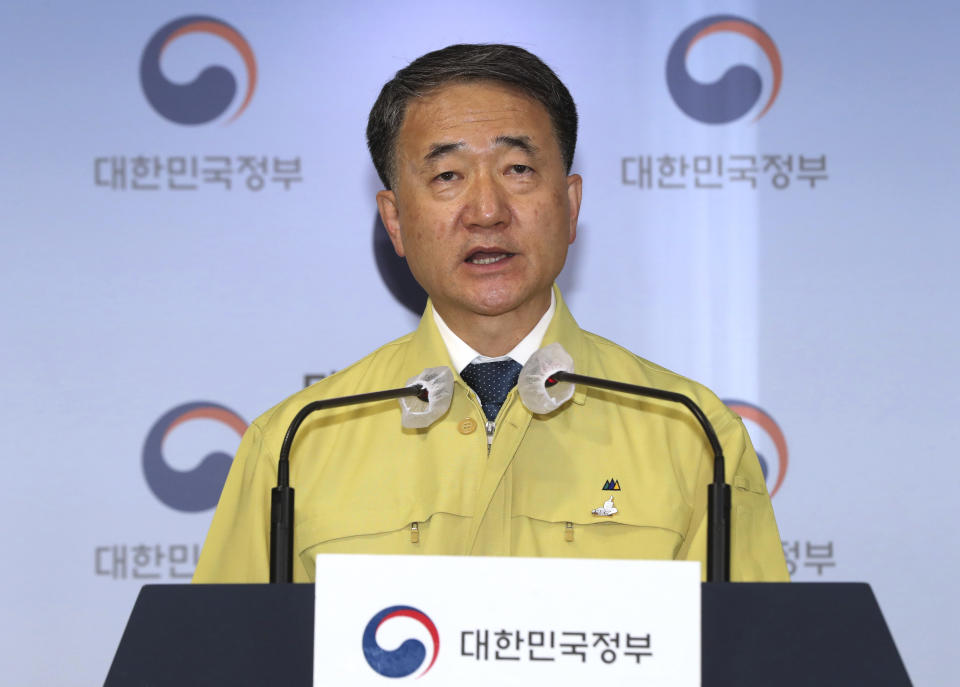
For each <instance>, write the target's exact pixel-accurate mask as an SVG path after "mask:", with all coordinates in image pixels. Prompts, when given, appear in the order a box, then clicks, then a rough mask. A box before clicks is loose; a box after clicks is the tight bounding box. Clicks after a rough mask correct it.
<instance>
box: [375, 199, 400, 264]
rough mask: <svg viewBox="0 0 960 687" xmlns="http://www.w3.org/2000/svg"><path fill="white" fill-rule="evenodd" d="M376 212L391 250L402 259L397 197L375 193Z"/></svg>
mask: <svg viewBox="0 0 960 687" xmlns="http://www.w3.org/2000/svg"><path fill="white" fill-rule="evenodd" d="M377 210H379V211H380V221H381V222H383V227H384V228H385V229H386V230H387V234H389V236H390V242H391V243H392V244H393V250H394V251H396V253H397V255H399V256H400V257H401V258H402V257H404V252H403V237H402V236H401V235H400V209H399V208H398V207H397V196H396V194H394V192H393V191H378V192H377Z"/></svg>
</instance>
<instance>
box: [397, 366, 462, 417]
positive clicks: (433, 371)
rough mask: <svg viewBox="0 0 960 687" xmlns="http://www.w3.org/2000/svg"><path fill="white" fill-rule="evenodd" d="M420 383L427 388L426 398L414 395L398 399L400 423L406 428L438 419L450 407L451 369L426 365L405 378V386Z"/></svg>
mask: <svg viewBox="0 0 960 687" xmlns="http://www.w3.org/2000/svg"><path fill="white" fill-rule="evenodd" d="M414 384H420V385H422V386H423V387H424V388H425V389H426V390H427V400H426V401H421V400H420V399H419V398H417V397H416V396H404V397H403V398H401V399H400V411H401V417H400V423H401V424H402V425H403V426H404V427H406V428H407V429H423V428H424V427H429V426H430V425H432V424H433V423H434V422H436V421H437V420H439V419H440V418H441V417H442V416H443V415H444V413H446V412H447V410H449V409H450V401H451V400H452V399H453V370H451V369H450V368H449V367H428V368H427V369H426V370H424V371H423V372H421V373H420V374H418V375H417V376H416V377H411V378H410V379H408V380H407V384H406V385H407V386H413V385H414Z"/></svg>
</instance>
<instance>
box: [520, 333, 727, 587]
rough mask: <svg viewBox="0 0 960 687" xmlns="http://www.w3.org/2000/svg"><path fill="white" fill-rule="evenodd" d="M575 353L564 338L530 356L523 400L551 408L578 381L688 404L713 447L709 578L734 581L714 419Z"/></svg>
mask: <svg viewBox="0 0 960 687" xmlns="http://www.w3.org/2000/svg"><path fill="white" fill-rule="evenodd" d="M573 369H574V368H573V358H571V357H570V354H569V353H567V352H566V351H565V350H564V349H563V346H561V345H560V344H559V343H552V344H549V345H547V346H544V347H543V348H541V349H540V350H538V351H537V352H536V353H534V354H533V355H532V356H530V359H529V360H528V361H527V364H526V365H524V366H523V369H522V370H521V371H520V378H519V379H518V380H517V392H518V393H519V394H520V400H521V401H523V404H524V405H525V406H526V407H527V408H528V409H529V410H530V412H532V413H535V414H537V415H543V414H545V413H550V412H552V411H554V410H556V409H557V408H559V407H560V406H561V405H563V404H564V403H566V402H567V401H569V400H570V398H571V397H572V396H573V391H574V385H575V384H583V385H584V386H592V387H596V388H598V389H607V390H609V391H620V392H623V393H627V394H633V395H635V396H647V397H649V398H657V399H660V400H663V401H672V402H673V403H680V404H682V405H684V406H685V407H686V408H687V409H688V410H689V411H690V412H691V413H692V414H693V416H694V418H696V420H697V422H699V423H700V426H701V427H702V428H703V432H704V434H705V435H706V436H707V440H708V441H709V442H710V446H711V448H712V449H713V483H712V484H710V485H709V486H708V487H707V581H708V582H729V581H730V485H729V484H727V483H726V477H725V470H724V458H723V448H722V447H721V446H720V440H719V439H718V438H717V433H716V432H715V431H714V429H713V425H711V424H710V420H708V419H707V416H706V415H705V414H704V412H703V410H701V409H700V406H698V405H697V404H696V403H694V402H693V400H692V399H691V398H689V397H687V396H685V395H683V394H681V393H677V392H674V391H666V390H664V389H655V388H652V387H647V386H637V385H635V384H624V383H623V382H614V381H611V380H608V379H601V378H599V377H588V376H586V375H579V374H575V373H574V371H573Z"/></svg>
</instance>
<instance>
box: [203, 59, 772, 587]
mask: <svg viewBox="0 0 960 687" xmlns="http://www.w3.org/2000/svg"><path fill="white" fill-rule="evenodd" d="M576 126H577V116H576V109H575V106H574V103H573V99H572V98H571V97H570V94H569V92H568V91H567V89H566V87H565V86H564V85H563V84H562V83H561V82H560V80H559V79H558V78H557V77H556V75H555V74H554V73H553V72H552V71H551V70H550V69H549V67H547V66H546V65H545V64H543V62H541V61H540V60H539V59H538V58H537V57H535V56H533V55H531V54H530V53H528V52H526V51H524V50H522V49H520V48H516V47H513V46H506V45H455V46H450V47H448V48H445V49H443V50H439V51H436V52H433V53H429V54H427V55H424V56H423V57H421V58H419V59H417V60H415V61H414V62H413V63H411V64H410V65H409V66H408V67H407V68H405V69H403V70H401V71H400V72H398V73H397V75H396V77H395V78H394V79H393V80H392V81H390V82H389V83H387V85H386V86H384V88H383V91H382V92H381V94H380V97H379V98H378V100H377V102H376V104H375V105H374V107H373V110H372V111H371V114H370V121H369V124H368V128H367V136H368V141H369V145H370V150H371V154H372V156H373V159H374V164H375V165H376V167H377V171H378V173H379V174H380V177H381V179H382V181H383V183H384V185H385V186H386V190H383V191H380V192H379V193H378V194H377V206H378V208H379V211H380V216H381V218H382V220H383V224H384V226H385V227H386V230H387V232H388V233H389V235H390V239H391V241H392V242H393V245H394V248H395V249H396V252H397V253H398V254H399V255H401V256H404V257H406V259H407V262H408V264H409V266H410V269H411V271H412V272H413V275H414V277H415V278H416V279H417V281H419V282H420V284H421V285H422V286H423V287H424V289H425V290H426V291H427V293H428V295H429V296H430V301H429V302H428V304H427V308H426V312H425V313H424V315H423V319H422V320H421V322H420V326H419V327H418V329H417V330H416V331H415V332H413V333H411V334H409V335H407V336H405V337H402V338H400V339H397V340H396V341H394V342H392V343H389V344H387V345H386V346H384V347H383V348H381V349H379V350H377V351H375V352H374V353H372V354H370V355H369V356H367V357H366V358H364V359H363V360H361V361H360V362H358V363H356V364H354V365H352V366H351V367H349V368H347V369H345V370H343V371H341V372H339V373H337V374H335V375H333V376H331V377H329V378H327V379H324V380H323V381H321V382H319V383H317V384H315V385H313V386H311V387H310V388H308V389H305V390H303V391H301V392H300V393H298V394H295V395H294V396H293V397H291V398H290V399H288V400H287V401H285V402H283V403H281V404H280V405H278V406H276V407H275V408H273V409H271V410H270V411H268V412H267V413H265V414H264V415H262V416H261V417H260V418H258V419H257V420H256V421H255V422H254V423H253V424H252V425H251V426H250V429H249V430H248V432H247V433H246V435H245V436H244V438H243V441H242V443H241V446H240V450H239V452H238V455H237V458H236V460H235V461H234V465H233V467H232V469H231V471H230V475H229V476H228V478H227V482H226V485H225V486H224V490H223V494H222V495H221V499H220V504H219V506H218V508H217V512H216V514H215V516H214V520H213V524H212V526H211V528H210V533H209V535H208V538H207V542H206V545H205V546H204V549H203V553H202V555H201V558H200V562H199V564H198V566H197V571H196V574H195V577H194V581H198V582H252V581H265V580H266V579H267V576H268V548H267V544H268V526H269V501H270V498H269V494H270V488H271V486H273V485H274V484H275V483H276V470H277V454H278V451H279V448H280V445H281V443H282V440H283V435H284V433H285V431H286V429H287V427H288V425H289V424H290V421H291V419H292V418H293V416H294V415H295V414H296V413H297V411H298V410H299V409H300V408H302V407H303V406H304V405H306V404H307V403H309V402H311V401H313V400H317V399H322V398H331V397H336V396H341V395H347V394H353V393H360V392H365V391H375V390H379V389H386V388H392V387H399V386H404V385H405V383H406V381H407V380H408V379H409V378H411V377H413V376H414V375H416V374H417V373H419V372H420V371H422V370H423V369H425V368H429V367H436V366H440V365H450V366H451V367H452V368H453V369H454V371H455V372H457V373H459V374H458V375H456V381H455V385H454V393H453V400H452V403H451V407H450V410H449V411H448V412H447V413H446V414H445V415H444V416H443V417H442V418H441V419H440V420H439V421H437V422H436V423H435V424H433V425H431V426H430V427H428V428H426V429H418V430H408V429H402V428H401V423H400V409H399V407H398V405H397V403H396V402H395V401H388V402H383V403H376V404H370V405H365V406H359V407H352V408H342V409H332V410H327V411H323V412H321V413H319V414H316V415H314V416H311V418H310V419H309V420H307V422H306V423H304V425H303V426H302V428H301V429H300V432H299V433H298V435H297V439H296V441H295V442H294V444H293V449H292V452H291V480H290V482H291V485H293V486H294V487H295V489H296V492H297V512H296V525H295V532H294V557H295V561H294V568H295V571H294V580H295V581H307V580H311V579H313V577H314V566H315V562H314V559H315V557H316V554H318V553H324V552H338V553H344V552H358V553H359V552H362V553H405V554H416V553H423V554H466V555H520V556H585V557H598V558H655V559H691V560H700V561H705V557H706V554H705V540H706V520H705V510H706V503H705V502H706V493H707V487H706V485H707V484H708V482H710V481H711V471H712V453H711V452H710V449H709V445H708V444H707V441H706V440H705V438H704V437H703V434H702V432H701V430H700V428H699V426H698V425H697V424H696V422H695V421H694V420H693V418H692V417H691V416H690V415H689V413H687V411H686V410H685V409H683V408H681V407H678V406H675V405H672V404H669V403H665V402H659V401H653V400H644V399H637V398H634V397H628V396H625V395H622V394H617V393H612V392H603V391H597V390H594V389H586V388H581V387H578V388H577V389H576V393H575V395H574V397H573V399H572V400H571V401H570V402H569V403H567V404H566V405H564V406H562V407H560V408H559V409H557V410H556V411H554V412H552V413H550V414H548V415H544V416H535V415H533V414H532V413H531V412H530V411H529V410H527V409H526V408H525V407H524V406H523V404H522V403H521V402H520V399H519V398H518V397H517V392H516V389H515V388H513V389H511V387H513V385H514V384H515V383H516V378H517V374H518V372H519V369H520V367H521V366H522V365H523V364H524V363H525V362H526V360H527V358H529V357H530V355H531V354H532V353H533V352H534V351H536V350H537V349H538V348H540V347H541V345H545V344H548V343H552V342H560V343H561V344H562V345H563V347H564V348H565V349H566V350H567V351H568V352H569V353H570V355H572V357H573V359H574V361H575V365H576V369H577V371H578V372H581V373H583V374H587V375H593V376H598V377H606V378H610V379H615V380H620V381H626V382H631V383H634V384H641V385H645V386H653V387H660V388H665V389H670V390H673V391H678V392H681V393H685V394H687V395H688V396H691V397H692V398H693V399H694V400H695V401H697V403H698V404H700V405H701V407H703V409H704V411H705V412H706V414H707V416H708V417H709V418H710V420H711V421H712V423H713V425H714V427H715V428H716V431H717V433H718V435H719V438H720V441H721V443H722V444H723V446H724V450H725V453H726V456H727V478H728V481H729V482H730V483H731V484H732V486H733V507H732V556H731V558H732V563H731V577H732V579H734V580H786V579H788V577H787V572H786V565H785V562H784V558H783V552H782V549H781V544H780V539H779V535H778V533H777V529H776V523H775V522H774V518H773V510H772V507H771V504H770V499H769V497H768V496H767V492H766V486H765V482H764V478H763V475H762V473H761V470H760V466H759V463H758V461H757V458H756V455H755V454H754V452H753V449H752V447H751V446H750V442H749V439H748V437H747V434H746V432H745V431H744V428H743V425H742V423H741V422H740V420H739V418H738V417H737V416H736V415H734V414H733V413H731V412H730V411H729V410H728V409H727V408H726V407H724V406H723V404H722V403H720V401H718V400H717V398H716V397H715V396H714V395H713V394H712V393H710V392H709V391H708V390H707V389H705V388H703V387H702V386H700V385H697V384H695V383H694V382H691V381H689V380H687V379H684V378H682V377H679V376H678V375H675V374H673V373H671V372H669V371H667V370H664V369H663V368H660V367H657V366H656V365H653V364H652V363H649V362H647V361H645V360H643V359H641V358H639V357H637V356H635V355H633V354H632V353H630V352H628V351H626V350H624V349H622V348H620V347H619V346H616V345H615V344H613V343H611V342H609V341H607V340H605V339H602V338H600V337H598V336H596V335H593V334H590V333H588V332H585V331H583V330H581V329H580V328H579V327H578V326H577V324H576V322H575V321H574V320H573V317H572V316H571V314H570V312H569V311H568V310H567V308H566V306H565V305H564V303H563V301H562V299H561V297H560V293H559V291H558V290H557V289H556V287H555V286H553V282H554V280H555V278H556V277H557V275H558V274H559V273H560V270H561V269H562V267H563V264H564V261H565V259H566V254H567V247H568V246H569V245H570V244H571V243H573V241H574V239H575V238H576V230H577V217H578V214H579V210H580V201H581V192H582V182H581V179H580V177H579V176H578V175H576V174H570V168H571V164H572V161H573V154H574V148H575V144H576ZM504 395H505V398H504ZM485 430H486V431H485ZM614 499H615V502H616V506H615V507H614V506H613V505H612V504H613V503H614ZM607 503H609V504H611V505H610V507H607V506H606V504H607Z"/></svg>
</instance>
